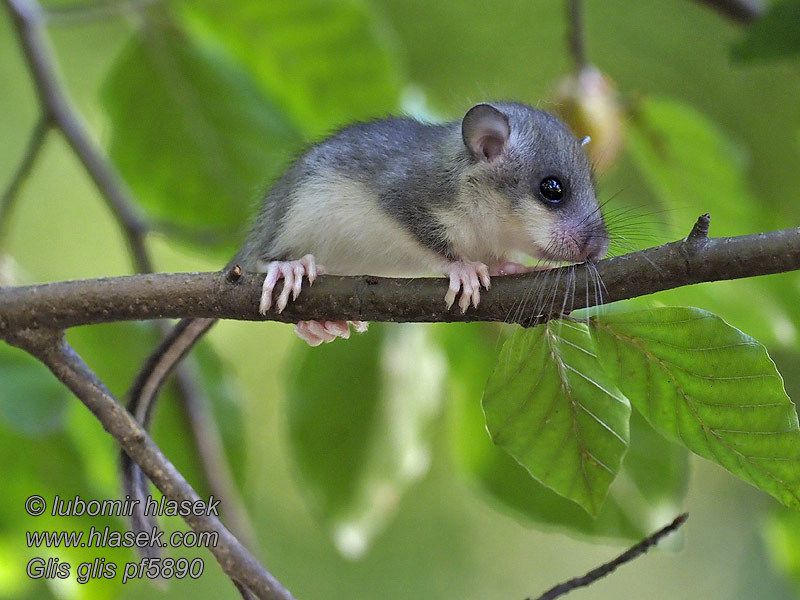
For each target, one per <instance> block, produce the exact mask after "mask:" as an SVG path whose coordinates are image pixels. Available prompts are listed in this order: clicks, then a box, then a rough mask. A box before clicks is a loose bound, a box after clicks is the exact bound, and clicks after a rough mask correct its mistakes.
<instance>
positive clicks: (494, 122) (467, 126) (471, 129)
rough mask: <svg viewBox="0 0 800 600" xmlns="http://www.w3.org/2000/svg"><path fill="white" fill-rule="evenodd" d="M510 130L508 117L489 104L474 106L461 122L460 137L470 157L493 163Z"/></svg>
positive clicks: (501, 149)
mask: <svg viewBox="0 0 800 600" xmlns="http://www.w3.org/2000/svg"><path fill="white" fill-rule="evenodd" d="M510 133H511V128H510V127H509V126H508V117H507V116H505V115H504V114H503V113H501V112H500V111H499V110H497V109H496V108H495V107H494V106H491V105H489V104H476V105H475V106H473V107H472V108H470V109H469V110H468V111H467V114H466V115H464V119H463V120H462V121H461V136H462V137H463V138H464V144H465V145H466V146H467V148H468V149H469V151H470V153H472V156H474V157H475V158H477V159H478V160H485V161H488V162H491V161H493V160H494V159H495V158H497V157H498V156H499V155H500V153H501V152H502V151H503V147H504V146H505V144H506V142H507V141H508V136H509V134H510Z"/></svg>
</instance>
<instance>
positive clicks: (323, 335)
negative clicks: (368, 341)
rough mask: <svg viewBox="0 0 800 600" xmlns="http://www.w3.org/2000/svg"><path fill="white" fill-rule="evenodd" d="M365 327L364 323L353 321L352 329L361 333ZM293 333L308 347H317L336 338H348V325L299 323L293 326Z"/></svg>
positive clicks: (338, 322)
mask: <svg viewBox="0 0 800 600" xmlns="http://www.w3.org/2000/svg"><path fill="white" fill-rule="evenodd" d="M356 323H358V325H356ZM365 325H366V323H364V322H363V321H354V322H353V329H355V330H356V331H357V332H359V333H362V332H363V331H366V327H365ZM294 331H295V333H296V334H297V335H298V336H299V337H300V338H302V339H304V340H305V341H306V342H307V343H308V345H309V346H319V345H320V344H321V343H322V342H332V341H333V340H335V339H336V338H337V337H340V338H342V339H345V340H346V339H348V338H349V337H350V325H349V323H348V322H347V321H300V322H299V323H298V324H297V325H295V326H294Z"/></svg>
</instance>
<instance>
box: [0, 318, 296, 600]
mask: <svg viewBox="0 0 800 600" xmlns="http://www.w3.org/2000/svg"><path fill="white" fill-rule="evenodd" d="M7 341H8V342H9V343H11V344H13V345H15V346H17V347H19V348H22V349H24V350H26V351H27V352H29V353H30V354H32V355H33V356H35V357H36V358H38V359H39V360H41V361H42V362H43V363H44V364H45V365H46V366H47V367H48V368H49V369H50V370H51V371H52V372H53V374H54V375H55V376H56V377H57V378H58V379H59V380H60V381H61V382H62V383H64V384H65V385H66V386H67V387H68V388H69V389H70V391H72V393H74V394H75V395H76V396H77V397H78V398H79V399H80V400H81V402H83V404H84V405H86V407H87V408H88V409H89V410H90V411H91V412H92V414H94V416H95V417H97V419H98V420H99V421H100V422H101V423H102V425H103V428H104V429H105V430H106V431H107V432H108V433H109V434H111V436H112V437H113V438H114V439H115V440H116V441H117V442H118V443H119V445H120V446H121V447H122V448H123V449H124V450H125V452H127V453H128V454H129V455H130V456H131V458H133V459H134V460H135V461H136V463H137V464H138V465H139V466H141V468H142V470H143V471H144V472H145V473H146V474H147V476H148V477H149V478H150V479H151V480H152V481H153V483H155V485H156V487H157V488H158V489H159V490H161V492H162V493H163V494H164V495H165V496H166V497H168V498H170V499H173V500H177V501H178V502H186V503H187V505H188V504H191V505H193V506H198V507H199V506H201V505H200V504H198V503H199V502H201V498H200V496H199V495H198V494H197V492H195V491H194V489H192V486H191V485H189V483H188V482H187V481H186V479H184V477H183V475H181V473H180V471H178V470H177V469H176V468H175V466H174V465H173V464H172V463H171V462H170V461H169V460H168V459H167V458H166V457H165V456H164V455H163V454H162V452H161V450H160V449H159V448H158V446H156V444H155V442H153V440H152V439H151V438H150V436H149V435H148V434H147V432H146V431H145V430H144V429H143V428H142V427H141V425H140V424H139V423H138V422H137V421H136V419H134V418H133V417H132V416H131V414H130V413H129V412H128V411H126V410H125V408H124V407H123V406H122V405H121V404H119V402H117V400H116V399H115V398H114V396H113V395H112V394H111V392H109V391H108V388H106V386H105V384H103V382H102V381H100V380H99V379H98V378H97V376H96V375H95V374H94V372H92V370H91V369H90V368H89V367H88V366H87V365H86V363H84V362H83V360H82V359H81V357H80V356H78V355H77V354H76V353H75V351H74V350H73V349H72V348H71V347H70V346H69V344H67V342H66V340H65V339H64V335H63V332H62V331H56V330H50V329H39V330H26V331H17V332H15V333H14V335H11V336H9V337H8V338H7ZM196 513H201V514H196ZM184 520H185V521H186V523H187V524H188V525H189V527H191V528H192V530H194V531H196V532H201V531H211V532H216V533H217V534H218V540H217V543H216V544H212V545H209V550H210V551H211V553H212V554H213V555H214V557H215V558H216V559H217V562H219V564H220V566H221V567H222V570H223V571H225V573H226V574H227V575H228V576H229V577H230V578H231V579H233V580H234V581H235V582H239V584H241V585H242V586H244V587H246V588H247V590H249V591H250V592H252V593H253V594H254V595H255V596H256V597H257V598H259V599H260V600H293V597H292V595H291V594H290V593H289V592H288V591H287V590H286V589H285V588H284V587H283V586H282V585H281V584H280V582H279V581H278V580H277V579H275V577H273V576H272V575H271V574H270V573H269V572H268V571H267V570H266V569H264V568H263V567H262V566H261V565H260V564H259V563H258V561H256V559H255V558H253V556H252V555H251V554H250V553H249V552H248V551H247V549H246V548H245V547H244V546H242V544H241V543H240V542H239V541H238V540H237V539H236V537H234V535H233V534H232V533H231V532H230V531H228V529H226V528H225V526H224V525H223V524H222V522H221V521H220V520H219V519H218V518H217V517H216V515H215V514H214V511H213V510H197V511H191V513H190V514H187V515H185V516H184Z"/></svg>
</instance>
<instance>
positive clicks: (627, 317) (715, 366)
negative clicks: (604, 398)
mask: <svg viewBox="0 0 800 600" xmlns="http://www.w3.org/2000/svg"><path fill="white" fill-rule="evenodd" d="M591 326H592V327H591V331H592V335H593V337H594V338H595V341H596V344H597V349H598V356H599V357H600V360H601V361H602V363H603V366H604V367H605V368H606V370H607V371H608V373H609V375H611V377H612V378H613V379H614V380H615V381H616V382H617V384H618V385H619V387H620V389H621V390H622V391H623V393H625V395H626V396H628V398H629V399H630V400H631V403H632V404H633V405H634V406H635V407H636V409H637V410H638V411H639V412H641V413H642V415H644V417H645V418H646V419H647V420H648V421H649V422H650V424H651V425H653V427H654V428H655V429H656V430H657V431H659V432H660V433H662V434H664V435H666V436H667V437H669V438H670V439H672V440H674V441H676V442H678V443H681V444H683V445H685V446H686V447H687V448H688V449H689V450H691V451H692V452H695V453H696V454H699V455H700V456H703V457H705V458H708V459H710V460H712V461H714V462H716V463H717V464H720V465H722V466H723V467H725V468H726V469H728V470H729V471H730V472H732V473H733V474H735V475H737V476H738V477H741V478H742V479H744V480H745V481H747V482H749V483H752V484H753V485H755V486H756V487H759V488H761V489H762V490H764V491H765V492H767V493H769V494H772V495H773V496H775V497H776V498H777V499H778V500H780V501H781V502H782V503H784V504H786V505H787V506H794V507H800V428H798V419H797V412H796V411H795V407H794V405H793V404H792V401H791V400H789V397H788V396H787V395H786V392H785V391H784V388H783V381H782V379H781V376H780V374H779V373H778V371H777V369H776V368H775V365H774V363H773V362H772V360H771V359H770V358H769V356H768V355H767V352H766V349H765V348H764V347H763V346H762V345H761V344H759V343H758V342H757V341H755V340H754V339H752V338H751V337H749V336H747V335H745V334H744V333H742V332H741V331H739V330H738V329H735V328H734V327H731V326H730V325H728V324H727V323H725V322H724V321H723V320H722V319H720V318H719V317H717V316H715V315H713V314H711V313H708V312H706V311H703V310H700V309H697V308H658V309H652V310H649V311H637V312H631V313H618V314H609V315H604V316H600V317H597V318H594V319H592V320H591Z"/></svg>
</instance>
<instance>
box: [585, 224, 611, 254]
mask: <svg viewBox="0 0 800 600" xmlns="http://www.w3.org/2000/svg"><path fill="white" fill-rule="evenodd" d="M607 252H608V233H607V232H606V229H605V227H600V228H595V229H594V230H593V231H591V232H589V233H587V234H586V237H585V238H584V243H583V249H582V250H581V256H582V257H583V260H586V261H589V262H597V261H599V260H601V259H602V258H604V257H605V255H606V253H607Z"/></svg>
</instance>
